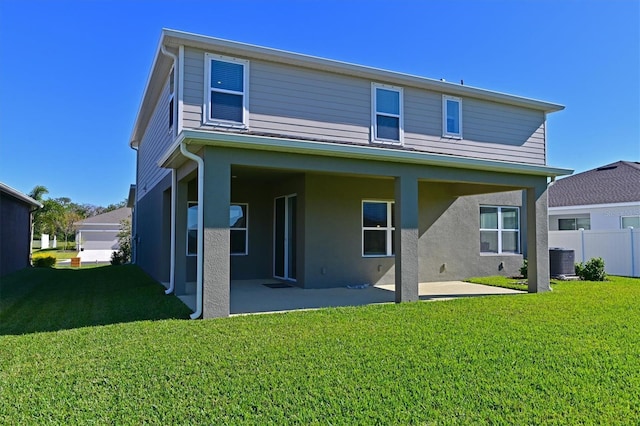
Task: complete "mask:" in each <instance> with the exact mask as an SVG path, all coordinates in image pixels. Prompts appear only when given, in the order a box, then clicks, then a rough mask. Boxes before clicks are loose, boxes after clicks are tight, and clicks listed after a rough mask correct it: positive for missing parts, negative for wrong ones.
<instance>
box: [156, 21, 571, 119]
mask: <svg viewBox="0 0 640 426" xmlns="http://www.w3.org/2000/svg"><path fill="white" fill-rule="evenodd" d="M162 39H163V42H169V41H171V39H175V40H176V41H178V42H179V41H180V40H184V41H191V42H196V43H202V44H207V45H210V46H214V47H221V48H227V49H233V50H239V51H242V52H243V53H245V54H246V55H248V56H256V57H258V58H260V57H265V59H269V60H274V59H276V58H278V59H281V61H282V62H285V63H288V64H295V65H301V66H305V67H308V68H314V69H322V70H326V71H335V72H341V73H344V74H349V75H354V74H355V75H360V74H362V73H364V74H366V75H367V76H370V75H371V76H373V75H374V74H375V75H378V76H380V77H381V78H391V79H402V80H406V81H407V83H413V84H414V85H419V86H421V87H429V88H433V89H436V90H439V91H440V90H442V91H445V92H449V93H456V94H461V95H464V94H467V95H471V96H473V97H479V98H486V99H490V100H497V101H502V102H507V103H509V102H508V101H513V102H517V104H524V105H526V106H529V107H530V108H535V109H539V110H542V111H545V112H554V111H561V110H563V109H564V105H560V104H556V103H552V102H546V101H541V100H537V99H531V98H525V97H522V96H516V95H510V94H508V93H502V92H496V91H492V90H487V89H481V88H477V87H472V86H463V85H461V84H457V83H450V82H446V81H440V80H436V79H433V78H427V77H421V76H416V75H412V74H406V73H402V72H397V71H389V70H385V69H382V68H375V67H370V66H366V65H358V64H353V63H350V62H343V61H337V60H335V59H326V58H322V57H318V56H312V55H306V54H302V53H295V52H290V51H286V50H280V49H274V48H271V47H263V46H257V45H254V44H248V43H241V42H237V41H231V40H225V39H221V38H216V37H211V36H205V35H200V34H195V33H189V32H185V31H179V30H172V29H168V28H164V29H163V30H162ZM174 43H175V42H174ZM176 44H178V43H176Z"/></svg>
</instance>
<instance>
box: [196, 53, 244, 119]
mask: <svg viewBox="0 0 640 426" xmlns="http://www.w3.org/2000/svg"><path fill="white" fill-rule="evenodd" d="M205 61H206V70H205V105H204V110H205V116H204V117H205V122H206V123H209V124H215V125H222V126H225V125H227V126H232V127H235V126H241V127H245V125H246V124H247V105H248V103H247V86H248V85H247V82H248V73H249V61H245V60H242V59H235V58H228V57H225V56H220V55H212V54H210V53H207V54H205Z"/></svg>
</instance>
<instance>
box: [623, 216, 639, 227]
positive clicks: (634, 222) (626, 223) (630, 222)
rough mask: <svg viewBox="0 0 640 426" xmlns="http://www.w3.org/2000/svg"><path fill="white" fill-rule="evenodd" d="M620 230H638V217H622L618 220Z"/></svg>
mask: <svg viewBox="0 0 640 426" xmlns="http://www.w3.org/2000/svg"><path fill="white" fill-rule="evenodd" d="M620 222H621V225H622V229H626V228H630V227H633V229H640V216H622V217H621V218H620Z"/></svg>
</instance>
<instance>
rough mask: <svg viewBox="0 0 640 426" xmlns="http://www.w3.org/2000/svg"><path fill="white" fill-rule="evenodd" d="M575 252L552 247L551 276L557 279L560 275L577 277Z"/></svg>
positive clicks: (550, 259)
mask: <svg viewBox="0 0 640 426" xmlns="http://www.w3.org/2000/svg"><path fill="white" fill-rule="evenodd" d="M575 258H576V255H575V251H573V250H569V249H564V248H559V247H552V248H550V249H549V275H551V276H552V277H557V276H559V275H575V274H576V266H575Z"/></svg>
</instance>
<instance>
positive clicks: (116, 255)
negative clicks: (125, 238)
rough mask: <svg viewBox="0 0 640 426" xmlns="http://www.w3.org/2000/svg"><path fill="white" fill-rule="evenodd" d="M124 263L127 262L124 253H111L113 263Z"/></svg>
mask: <svg viewBox="0 0 640 426" xmlns="http://www.w3.org/2000/svg"><path fill="white" fill-rule="evenodd" d="M123 263H125V259H124V258H123V256H122V253H120V251H114V252H113V253H111V264H112V265H122V264H123Z"/></svg>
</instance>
